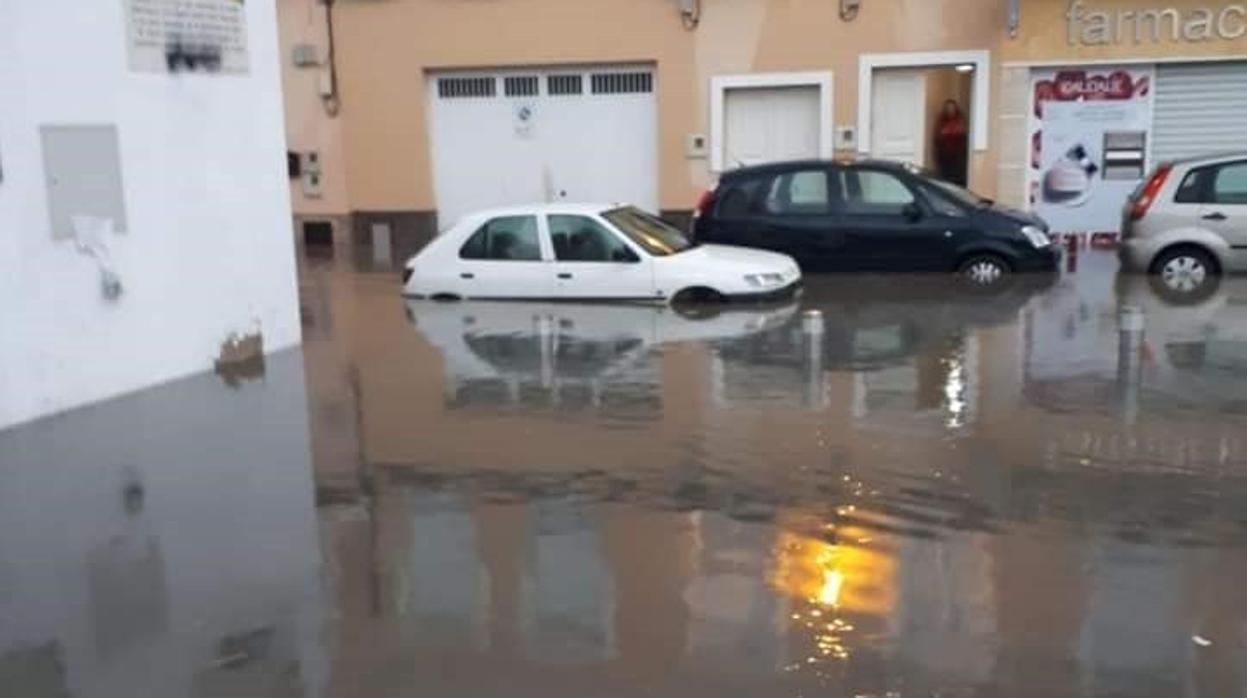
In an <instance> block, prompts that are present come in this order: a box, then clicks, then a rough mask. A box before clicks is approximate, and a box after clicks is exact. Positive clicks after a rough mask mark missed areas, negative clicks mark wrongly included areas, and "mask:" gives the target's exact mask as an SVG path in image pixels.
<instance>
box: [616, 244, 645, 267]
mask: <svg viewBox="0 0 1247 698" xmlns="http://www.w3.org/2000/svg"><path fill="white" fill-rule="evenodd" d="M611 259H612V260H613V261H616V262H629V263H631V262H639V261H641V259H640V258H639V257H637V256H636V253H635V252H633V251H632V250H629V249H628V248H626V247H617V248H615V251H614V252H612V253H611Z"/></svg>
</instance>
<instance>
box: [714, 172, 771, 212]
mask: <svg viewBox="0 0 1247 698" xmlns="http://www.w3.org/2000/svg"><path fill="white" fill-rule="evenodd" d="M764 181H767V180H766V179H765V178H762V177H756V176H754V177H740V178H737V179H734V180H732V181H730V182H727V183H725V184H724V185H723V186H722V188H721V189H720V191H719V194H718V196H717V197H716V198H717V199H718V200H719V205H718V208H717V210H716V212H717V213H718V215H719V216H720V217H721V218H737V217H740V216H747V215H749V214H750V213H752V212H753V205H754V202H755V201H757V199H758V191H759V190H761V188H762V184H763V182H764Z"/></svg>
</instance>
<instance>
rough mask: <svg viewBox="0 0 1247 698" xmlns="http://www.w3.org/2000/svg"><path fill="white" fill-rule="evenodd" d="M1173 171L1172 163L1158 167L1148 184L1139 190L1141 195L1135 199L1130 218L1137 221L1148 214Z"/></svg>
mask: <svg viewBox="0 0 1247 698" xmlns="http://www.w3.org/2000/svg"><path fill="white" fill-rule="evenodd" d="M1171 171H1173V166H1172V165H1161V166H1160V167H1158V168H1156V171H1155V172H1153V173H1152V177H1151V179H1149V180H1147V184H1145V185H1143V189H1142V190H1140V191H1139V197H1138V198H1137V199H1135V200H1134V206H1133V207H1132V208H1131V209H1130V220H1132V221H1137V220H1139V219H1141V218H1143V217H1144V216H1146V215H1147V210H1148V209H1149V208H1151V207H1152V204H1153V203H1154V202H1155V201H1156V197H1157V196H1159V195H1160V189H1161V187H1163V186H1165V180H1167V179H1169V173H1170V172H1171Z"/></svg>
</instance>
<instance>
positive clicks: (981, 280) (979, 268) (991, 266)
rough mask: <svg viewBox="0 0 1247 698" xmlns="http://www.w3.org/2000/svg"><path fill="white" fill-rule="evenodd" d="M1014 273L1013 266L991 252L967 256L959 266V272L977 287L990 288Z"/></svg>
mask: <svg viewBox="0 0 1247 698" xmlns="http://www.w3.org/2000/svg"><path fill="white" fill-rule="evenodd" d="M1011 273H1013V267H1011V266H1009V263H1008V262H1006V261H1005V259H1004V258H1003V257H1001V256H999V255H994V254H990V253H983V254H976V255H971V256H970V257H967V258H966V259H965V260H964V261H962V262H961V264H960V265H958V267H957V274H958V276H960V277H961V278H962V280H964V281H965V282H967V283H969V284H971V285H972V286H974V287H976V288H989V287H993V286H996V285H998V284H1000V283H1001V282H1003V281H1004V280H1005V279H1007V278H1008V277H1009V275H1010V274H1011Z"/></svg>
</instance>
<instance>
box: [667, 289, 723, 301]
mask: <svg viewBox="0 0 1247 698" xmlns="http://www.w3.org/2000/svg"><path fill="white" fill-rule="evenodd" d="M725 300H727V299H726V298H724V297H723V294H722V293H719V292H718V291H716V290H714V289H712V288H705V287H704V286H697V287H694V288H686V289H684V290H682V291H680V292H679V293H677V294H675V296H673V297H672V298H671V302H672V303H673V304H675V305H714V304H719V303H723V302H724V301H725Z"/></svg>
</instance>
